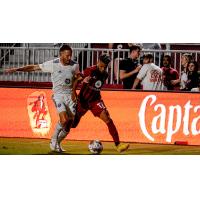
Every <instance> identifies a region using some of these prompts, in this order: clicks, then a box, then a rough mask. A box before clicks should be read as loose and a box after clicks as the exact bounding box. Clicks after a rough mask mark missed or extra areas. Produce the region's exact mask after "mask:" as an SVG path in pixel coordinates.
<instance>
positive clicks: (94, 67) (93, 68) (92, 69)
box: [86, 65, 97, 71]
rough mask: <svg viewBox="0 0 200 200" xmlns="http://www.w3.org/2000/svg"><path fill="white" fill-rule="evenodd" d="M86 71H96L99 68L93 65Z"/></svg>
mask: <svg viewBox="0 0 200 200" xmlns="http://www.w3.org/2000/svg"><path fill="white" fill-rule="evenodd" d="M86 69H88V70H90V71H94V70H96V69H97V66H96V65H92V66H90V67H87V68H86Z"/></svg>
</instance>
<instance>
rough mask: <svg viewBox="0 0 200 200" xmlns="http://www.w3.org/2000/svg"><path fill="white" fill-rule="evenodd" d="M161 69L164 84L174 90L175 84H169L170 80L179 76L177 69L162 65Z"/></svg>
mask: <svg viewBox="0 0 200 200" xmlns="http://www.w3.org/2000/svg"><path fill="white" fill-rule="evenodd" d="M161 69H162V70H163V78H164V85H165V86H166V87H167V89H168V90H174V88H175V86H174V85H172V84H171V81H172V80H177V79H178V78H179V75H178V72H177V70H175V69H173V68H171V67H170V68H168V67H162V68H161Z"/></svg>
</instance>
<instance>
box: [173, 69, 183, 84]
mask: <svg viewBox="0 0 200 200" xmlns="http://www.w3.org/2000/svg"><path fill="white" fill-rule="evenodd" d="M174 73H175V75H176V79H175V80H171V84H172V85H177V84H178V83H180V82H181V80H180V78H179V74H178V72H177V71H175V72H174Z"/></svg>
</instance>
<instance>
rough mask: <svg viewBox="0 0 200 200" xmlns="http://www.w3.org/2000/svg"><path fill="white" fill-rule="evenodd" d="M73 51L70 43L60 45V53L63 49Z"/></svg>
mask: <svg viewBox="0 0 200 200" xmlns="http://www.w3.org/2000/svg"><path fill="white" fill-rule="evenodd" d="M66 50H67V51H71V53H72V48H71V47H70V46H69V45H68V44H63V45H62V46H61V47H60V50H59V53H61V52H62V51H66Z"/></svg>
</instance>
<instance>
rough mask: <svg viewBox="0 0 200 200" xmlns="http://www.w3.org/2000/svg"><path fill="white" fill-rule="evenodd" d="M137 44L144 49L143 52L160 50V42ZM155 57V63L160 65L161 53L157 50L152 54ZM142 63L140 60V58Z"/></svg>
mask: <svg viewBox="0 0 200 200" xmlns="http://www.w3.org/2000/svg"><path fill="white" fill-rule="evenodd" d="M139 45H140V46H141V48H142V49H143V50H145V54H147V53H151V52H147V51H148V50H161V49H162V48H161V44H160V43H139ZM154 57H155V64H156V65H160V63H159V60H160V57H161V53H159V52H157V53H155V54H154ZM141 63H142V60H141Z"/></svg>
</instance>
